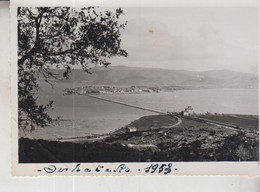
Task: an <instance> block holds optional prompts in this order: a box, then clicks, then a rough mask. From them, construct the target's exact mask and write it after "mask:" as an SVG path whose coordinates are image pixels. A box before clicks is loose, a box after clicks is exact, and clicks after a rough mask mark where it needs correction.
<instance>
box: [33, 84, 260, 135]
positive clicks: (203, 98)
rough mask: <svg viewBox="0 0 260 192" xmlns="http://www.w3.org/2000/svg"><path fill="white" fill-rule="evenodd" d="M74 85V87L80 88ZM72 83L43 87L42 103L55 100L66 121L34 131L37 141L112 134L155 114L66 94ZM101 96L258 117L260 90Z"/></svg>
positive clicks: (151, 105)
mask: <svg viewBox="0 0 260 192" xmlns="http://www.w3.org/2000/svg"><path fill="white" fill-rule="evenodd" d="M78 86H79V85H78V84H71V87H78ZM67 87H68V84H62V83H61V84H59V86H57V87H55V89H51V88H50V86H49V85H45V84H42V89H41V90H40V92H39V93H40V97H39V102H40V103H47V101H48V100H50V99H53V100H54V104H55V105H54V109H53V110H51V111H50V113H51V115H52V116H53V117H56V116H60V117H61V119H62V120H63V121H61V122H60V123H59V124H56V125H52V126H49V127H46V128H43V129H42V128H38V129H36V130H35V131H33V132H32V134H31V136H32V137H34V138H44V139H54V138H59V137H80V136H85V135H89V134H101V133H109V132H111V131H114V130H115V129H118V128H121V127H122V126H125V125H127V124H129V123H130V122H132V121H133V120H136V119H138V118H140V117H142V116H145V115H152V114H155V113H152V112H148V111H143V110H140V109H135V108H131V107H127V106H122V105H119V104H115V103H110V102H106V101H101V100H98V99H94V98H90V97H87V96H83V95H67V96H64V95H63V94H62V90H64V89H65V88H67ZM99 96H100V97H103V98H107V99H111V100H116V101H122V102H125V103H128V104H134V105H138V106H143V107H147V108H151V109H157V110H161V111H165V112H166V111H181V110H183V109H184V108H185V107H187V106H188V105H191V106H192V107H193V109H194V112H196V113H206V112H210V113H229V114H258V90H256V89H203V90H179V91H174V92H161V93H149V94H114V95H99Z"/></svg>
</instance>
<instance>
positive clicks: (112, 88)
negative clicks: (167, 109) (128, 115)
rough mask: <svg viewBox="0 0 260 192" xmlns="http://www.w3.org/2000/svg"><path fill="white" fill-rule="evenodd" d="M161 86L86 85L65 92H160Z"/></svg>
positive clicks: (82, 93)
mask: <svg viewBox="0 0 260 192" xmlns="http://www.w3.org/2000/svg"><path fill="white" fill-rule="evenodd" d="M159 91H160V89H159V88H156V87H146V86H131V87H115V86H85V87H76V88H73V89H65V90H64V92H65V93H64V94H65V95H69V94H79V95H84V94H90V93H96V94H113V93H154V92H156V93H158V92H159Z"/></svg>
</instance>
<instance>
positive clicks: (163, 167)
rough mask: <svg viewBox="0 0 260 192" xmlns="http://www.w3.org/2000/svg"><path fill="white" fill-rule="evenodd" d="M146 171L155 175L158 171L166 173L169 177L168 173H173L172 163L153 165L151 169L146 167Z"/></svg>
mask: <svg viewBox="0 0 260 192" xmlns="http://www.w3.org/2000/svg"><path fill="white" fill-rule="evenodd" d="M144 171H145V172H146V173H155V172H156V171H158V173H162V172H163V173H164V174H165V175H167V174H168V173H170V172H171V171H172V163H168V164H151V165H150V166H149V167H146V168H145V169H144Z"/></svg>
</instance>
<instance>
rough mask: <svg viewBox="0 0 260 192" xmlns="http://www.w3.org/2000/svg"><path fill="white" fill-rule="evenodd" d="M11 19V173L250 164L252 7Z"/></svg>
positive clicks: (23, 10)
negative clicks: (64, 167)
mask: <svg viewBox="0 0 260 192" xmlns="http://www.w3.org/2000/svg"><path fill="white" fill-rule="evenodd" d="M16 19H17V34H16V35H17V76H18V82H17V87H18V88H17V92H18V93H17V95H18V98H17V100H18V111H17V113H18V127H17V129H18V162H19V163H20V164H25V163H80V162H82V163H88V162H91V163H96V162H224V161H228V162H239V161H258V160H259V128H258V33H259V32H258V9H257V8H255V7H101V6H93V7H92V6H85V7H65V6H64V7H61V6H60V7H26V6H19V7H18V8H17V18H16Z"/></svg>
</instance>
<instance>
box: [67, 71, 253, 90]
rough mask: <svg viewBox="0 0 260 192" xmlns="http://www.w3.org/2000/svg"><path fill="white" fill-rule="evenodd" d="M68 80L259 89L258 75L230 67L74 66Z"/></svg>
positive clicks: (95, 82)
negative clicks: (88, 70) (199, 69)
mask: <svg viewBox="0 0 260 192" xmlns="http://www.w3.org/2000/svg"><path fill="white" fill-rule="evenodd" d="M65 81H67V82H85V83H87V84H90V85H118V86H121V85H122V86H123V85H125V86H132V85H135V86H181V87H191V88H258V75H256V74H251V73H243V72H234V71H228V70H211V71H203V72H194V71H187V70H167V69H157V68H156V69H155V68H138V67H125V66H109V67H108V68H104V67H96V68H94V72H93V74H88V73H86V72H84V71H83V70H80V69H75V70H74V71H73V72H72V73H71V75H70V78H69V79H68V80H65Z"/></svg>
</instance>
